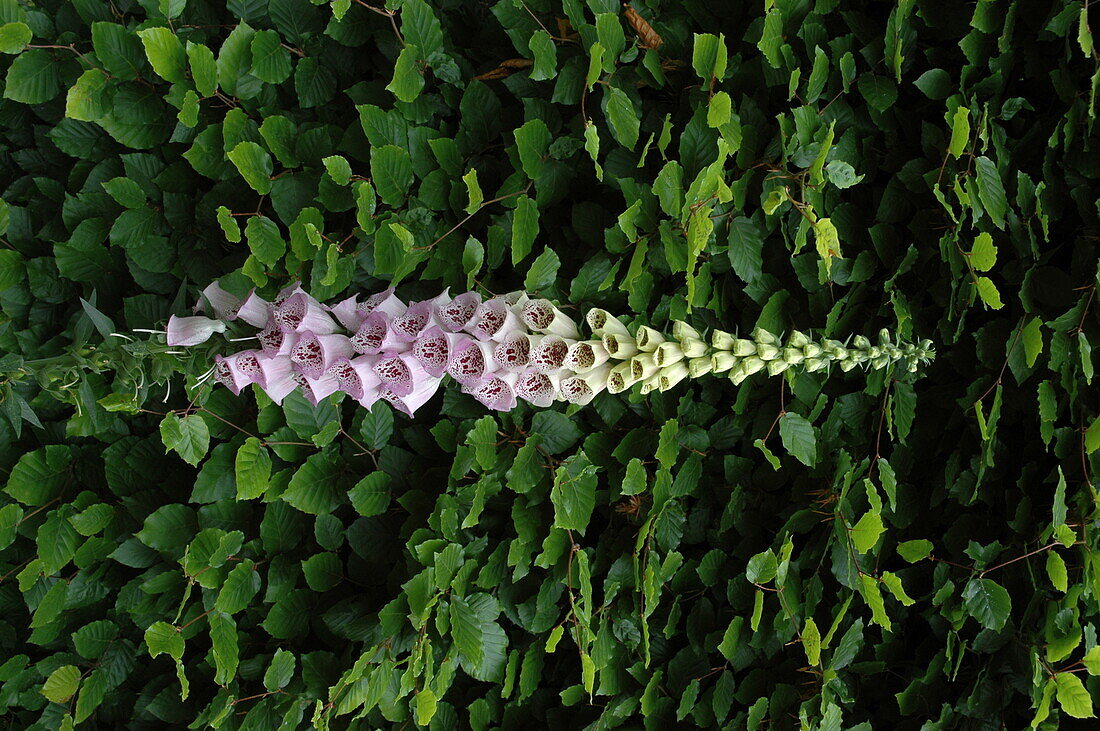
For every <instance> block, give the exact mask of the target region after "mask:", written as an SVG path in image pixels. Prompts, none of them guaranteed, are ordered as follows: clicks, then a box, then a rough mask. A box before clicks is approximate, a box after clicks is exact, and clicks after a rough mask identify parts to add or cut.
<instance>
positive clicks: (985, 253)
mask: <svg viewBox="0 0 1100 731" xmlns="http://www.w3.org/2000/svg"><path fill="white" fill-rule="evenodd" d="M996 263H997V247H996V246H995V245H994V244H993V237H992V236H990V235H989V234H987V233H984V232H983V233H980V234H978V237H977V238H976V239H974V246H973V247H972V248H971V249H970V265H971V266H973V267H974V268H975V269H976V270H978V271H979V272H988V271H989V270H990V269H992V268H993V265H994V264H996Z"/></svg>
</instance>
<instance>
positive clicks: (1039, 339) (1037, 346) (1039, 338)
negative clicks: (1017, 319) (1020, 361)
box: [1021, 317, 1043, 368]
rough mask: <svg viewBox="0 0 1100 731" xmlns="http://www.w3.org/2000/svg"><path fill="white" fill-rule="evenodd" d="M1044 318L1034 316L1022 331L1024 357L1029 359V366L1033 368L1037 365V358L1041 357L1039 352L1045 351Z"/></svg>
mask: <svg viewBox="0 0 1100 731" xmlns="http://www.w3.org/2000/svg"><path fill="white" fill-rule="evenodd" d="M1042 327H1043V320H1042V318H1041V317H1033V318H1031V321H1030V322H1028V323H1027V325H1025V326H1024V329H1023V332H1022V333H1021V336H1022V340H1023V341H1024V358H1025V359H1026V360H1027V367H1028V368H1031V367H1032V366H1033V365H1035V360H1036V359H1037V358H1038V357H1039V354H1040V353H1042V352H1043V331H1042Z"/></svg>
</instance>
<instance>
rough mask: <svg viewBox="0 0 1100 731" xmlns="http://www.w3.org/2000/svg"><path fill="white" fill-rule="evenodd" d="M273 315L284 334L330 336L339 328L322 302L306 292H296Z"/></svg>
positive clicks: (277, 307) (276, 308)
mask: <svg viewBox="0 0 1100 731" xmlns="http://www.w3.org/2000/svg"><path fill="white" fill-rule="evenodd" d="M272 315H273V317H274V320H275V324H276V325H278V326H279V329H280V330H282V331H283V332H297V333H301V332H311V333H313V334H314V335H330V334H332V333H334V332H336V329H337V326H336V323H335V322H334V321H333V319H332V318H331V317H329V314H328V313H327V312H325V308H324V306H323V305H321V303H320V302H318V301H317V300H315V299H313V298H312V297H310V296H309V295H308V294H306V293H305V292H296V293H294V294H292V295H290V296H289V297H287V298H286V300H284V301H283V303H282V304H280V305H278V306H276V307H275V309H274V311H273V312H272Z"/></svg>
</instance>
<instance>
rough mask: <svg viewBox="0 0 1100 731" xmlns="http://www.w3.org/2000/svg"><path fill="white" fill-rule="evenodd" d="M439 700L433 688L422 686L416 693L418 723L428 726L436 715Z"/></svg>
mask: <svg viewBox="0 0 1100 731" xmlns="http://www.w3.org/2000/svg"><path fill="white" fill-rule="evenodd" d="M438 703H439V700H438V699H437V698H436V697H435V693H433V692H432V689H431V688H422V689H421V690H420V692H418V693H417V694H416V723H417V725H419V726H427V725H428V724H429V723H431V720H432V717H433V716H435V711H436V707H437V705H438Z"/></svg>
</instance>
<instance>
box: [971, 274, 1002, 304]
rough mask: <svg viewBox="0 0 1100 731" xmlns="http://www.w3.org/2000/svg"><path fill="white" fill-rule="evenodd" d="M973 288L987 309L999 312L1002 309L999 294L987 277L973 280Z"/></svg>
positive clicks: (995, 286)
mask: <svg viewBox="0 0 1100 731" xmlns="http://www.w3.org/2000/svg"><path fill="white" fill-rule="evenodd" d="M974 287H975V288H976V289H977V290H978V296H979V297H981V299H982V302H984V303H985V304H986V306H987V307H989V308H990V309H993V310H999V309H1001V308H1002V307H1004V303H1003V302H1001V293H1000V292H998V291H997V285H995V284H994V283H993V280H992V279H990V278H989V277H978V278H977V279H975V280H974Z"/></svg>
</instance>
